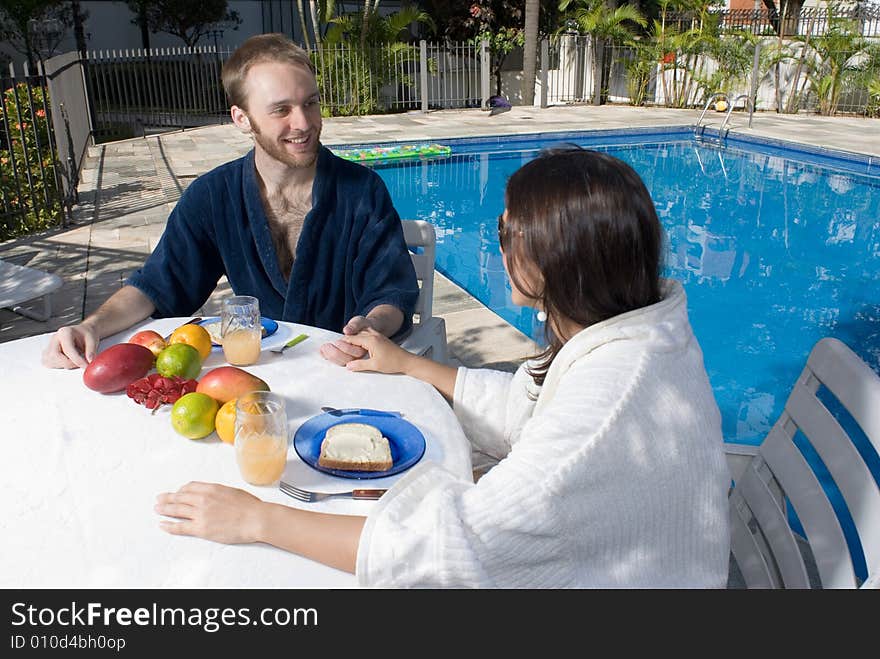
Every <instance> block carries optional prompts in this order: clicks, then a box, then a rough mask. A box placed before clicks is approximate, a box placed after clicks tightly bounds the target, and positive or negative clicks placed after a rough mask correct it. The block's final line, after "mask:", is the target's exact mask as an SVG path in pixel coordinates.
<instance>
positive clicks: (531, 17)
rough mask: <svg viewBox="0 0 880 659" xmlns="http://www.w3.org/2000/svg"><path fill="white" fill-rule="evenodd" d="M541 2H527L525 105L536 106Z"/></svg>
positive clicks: (524, 62) (524, 66)
mask: <svg viewBox="0 0 880 659" xmlns="http://www.w3.org/2000/svg"><path fill="white" fill-rule="evenodd" d="M540 12H541V2H540V0H526V16H525V19H526V20H525V43H524V44H523V79H522V102H523V105H534V104H535V69H536V62H537V60H538V14H539V13H540Z"/></svg>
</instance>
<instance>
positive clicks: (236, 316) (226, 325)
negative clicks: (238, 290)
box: [220, 295, 263, 366]
mask: <svg viewBox="0 0 880 659" xmlns="http://www.w3.org/2000/svg"><path fill="white" fill-rule="evenodd" d="M262 339H263V327H262V325H261V324H260V301H259V300H258V299H257V298H255V297H252V296H250V295H233V296H232V297H229V298H226V299H225V300H223V308H222V309H221V311H220V341H221V342H222V345H223V356H224V357H226V361H227V362H229V363H230V364H232V365H233V366H249V365H250V364H256V363H257V360H258V359H259V358H260V342H261V341H262Z"/></svg>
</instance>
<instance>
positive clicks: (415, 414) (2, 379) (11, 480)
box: [0, 318, 471, 588]
mask: <svg viewBox="0 0 880 659" xmlns="http://www.w3.org/2000/svg"><path fill="white" fill-rule="evenodd" d="M186 320H187V319H186V318H170V319H162V320H150V321H147V322H144V323H142V324H140V325H139V326H136V327H133V328H131V329H129V330H127V331H125V332H121V333H120V334H118V335H116V336H113V337H109V338H108V339H105V340H104V341H102V342H101V345H100V350H103V349H105V348H107V347H108V346H110V345H112V344H114V343H118V342H120V341H124V340H127V339H128V338H129V337H130V336H131V335H132V334H134V333H135V332H136V331H139V330H141V329H154V330H156V331H157V332H159V333H160V334H162V335H163V336H164V335H167V334H169V333H170V332H171V330H173V329H174V328H175V327H177V326H179V325H181V324H182V323H183V322H185V321H186ZM300 333H306V334H308V335H309V338H308V339H307V340H306V341H304V342H302V343H300V344H299V345H296V346H294V347H292V348H289V349H288V350H287V351H285V352H284V354H283V355H278V354H275V353H273V352H270V349H271V348H273V347H277V346H280V345H281V344H283V343H285V342H286V341H288V340H289V339H291V338H293V337H294V336H296V335H297V334H300ZM50 336H51V335H50V334H43V335H40V336H35V337H31V338H27V339H20V340H17V341H10V342H7V343H3V344H0V400H2V401H3V403H2V410H3V417H4V422H5V423H4V426H5V429H6V432H5V433H4V438H3V442H4V444H5V446H6V450H5V451H4V453H3V458H2V460H0V482H2V483H3V486H4V492H3V497H2V503H0V554H2V556H3V560H2V561H0V586H3V587H7V588H8V587H71V588H76V587H110V588H112V587H144V588H153V587H187V588H189V587H205V586H207V587H255V588H265V587H337V588H338V587H355V586H356V579H355V577H354V575H351V574H348V573H344V572H341V571H338V570H335V569H333V568H330V567H326V566H324V565H321V564H319V563H316V562H314V561H311V560H309V559H306V558H302V557H300V556H295V555H293V554H290V553H287V552H284V551H282V550H279V549H276V548H274V547H271V546H268V545H262V544H252V545H237V546H227V545H220V544H216V543H213V542H209V541H206V540H201V539H198V538H190V537H180V536H171V535H169V534H166V533H165V532H163V531H161V530H160V529H159V521H160V520H161V519H162V518H161V517H160V516H159V515H158V514H156V513H155V511H154V510H153V507H154V505H155V501H156V496H157V495H158V494H159V493H161V492H169V491H174V490H177V489H178V488H179V487H181V486H182V485H184V484H185V483H187V482H189V481H206V482H218V483H222V484H225V485H230V486H233V487H238V488H241V489H244V490H247V491H250V492H251V493H253V494H255V495H257V496H259V497H260V498H262V499H264V500H267V501H274V502H276V503H284V504H286V505H290V506H296V507H301V508H306V509H310V510H316V511H322V512H330V513H344V514H361V515H366V514H368V512H369V510H370V508H371V506H373V505H374V503H373V502H369V501H354V500H349V499H333V500H327V501H323V502H319V503H313V504H306V503H301V502H299V501H296V500H294V499H292V498H290V497H287V496H286V495H284V494H283V493H281V491H280V490H279V489H278V488H277V485H276V486H266V487H257V486H251V485H249V484H247V483H246V482H245V481H244V480H243V479H242V478H241V476H240V475H239V472H238V467H237V465H236V462H235V455H234V448H233V446H231V445H229V444H225V443H223V442H221V441H220V440H219V439H218V438H217V436H216V434H212V435H210V436H208V437H207V438H205V439H201V440H190V439H186V438H184V437H182V436H180V435H178V434H177V433H176V432H175V431H174V430H173V429H172V427H171V423H170V406H165V407H163V408H161V409H160V410H159V411H158V412H157V413H156V414H151V411H150V410H148V409H146V408H145V407H143V406H141V405H137V404H135V402H134V401H132V400H131V399H129V398H128V397H127V396H126V395H125V393H124V392H122V393H117V394H108V395H102V394H99V393H96V392H94V391H91V390H90V389H88V388H86V387H85V385H84V384H83V382H82V370H80V369H76V370H58V369H47V368H44V367H43V366H41V364H40V353H41V352H42V350H43V348H44V346H45V345H46V344H47V342H48V341H49V338H50ZM338 336H339V335H338V334H336V333H333V332H328V331H326V330H322V329H318V328H314V327H308V326H303V325H297V324H293V323H279V329H278V331H277V332H276V333H275V334H273V335H272V336H269V337H266V338H265V339H264V340H263V350H262V353H261V355H260V360H259V362H258V363H257V364H255V365H253V366H247V367H244V368H245V370H247V371H249V372H251V373H253V374H254V375H256V376H257V377H260V378H262V379H263V380H265V381H266V382H267V383H268V384H269V386H270V388H271V390H272V391H274V392H277V393H279V394H281V395H282V396H284V398H285V400H286V408H287V415H288V419H289V430H290V433H291V436H293V433H295V431H296V429H297V428H299V426H300V425H302V424H303V423H304V422H305V421H306V420H308V419H309V418H311V417H313V416H315V415H317V414H321V407H322V406H331V407H335V408H372V409H380V410H390V411H398V412H401V413H402V414H403V417H404V419H406V420H407V421H409V422H410V423H412V424H413V425H415V426H416V427H417V428H418V429H419V430H420V431H421V433H422V434H423V435H424V437H425V441H426V450H425V454H424V456H423V457H422V458H421V460H431V461H434V462H436V463H439V464H441V465H443V466H444V467H445V468H446V469H448V470H450V471H451V472H452V473H454V474H457V475H459V476H460V477H462V478H466V479H470V478H471V460H470V449H469V445H468V442H467V439H466V438H465V436H464V433H463V431H462V429H461V426H460V425H459V424H458V421H457V420H456V418H455V415H454V414H453V412H452V409H451V407H450V406H449V404H448V403H447V402H446V401H445V400H444V399H443V398H442V396H440V394H438V393H437V391H436V390H435V389H434V388H433V387H431V386H429V385H427V384H425V383H423V382H420V381H418V380H415V379H414V378H410V377H408V376H403V375H382V374H377V373H353V372H349V371H347V370H346V369H345V368H342V367H340V366H337V365H335V364H332V363H330V362H328V361H326V360H325V359H323V358H322V357H321V355H320V354H319V351H318V349H319V347H320V346H321V344H323V343H325V342H327V341H333V340H335V339H336V338H338ZM222 365H225V361H224V358H223V353H222V351H221V350H220V349H219V348H214V350H213V352H212V354H211V355H210V356H209V357H208V359H206V360H205V362H204V364H203V369H202V375H203V374H204V373H206V372H207V371H208V370H210V369H211V368H214V367H217V366H222ZM404 473H405V472H403V473H400V474H396V475H394V476H389V477H385V478H379V479H369V480H355V479H350V478H340V477H336V476H330V475H328V474H325V473H322V472H319V471H317V470H315V469H314V468H312V467H311V466H309V465H308V464H306V463H305V462H303V461H302V460H301V459H300V458H299V456H298V455H297V453H296V452H295V450H294V449H293V447H292V446H291V448H290V450H289V452H288V458H287V467H286V469H285V473H284V476H283V477H282V478H283V479H284V480H285V481H288V482H291V483H293V484H295V485H297V486H300V487H303V488H305V489H314V490H320V491H325V492H341V491H348V490H351V489H352V488H353V487H370V488H373V487H375V488H387V487H390V486H392V485H393V484H394V482H395V481H396V480H398V479H399V478H400V477H401V476H403V475H404Z"/></svg>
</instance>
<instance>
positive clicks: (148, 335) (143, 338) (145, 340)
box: [128, 330, 168, 358]
mask: <svg viewBox="0 0 880 659" xmlns="http://www.w3.org/2000/svg"><path fill="white" fill-rule="evenodd" d="M128 343H134V344H135V345H139V346H144V347H145V348H148V349H149V350H150V352H152V353H153V358H156V357H157V356H158V355H159V353H160V352H162V351H163V350H164V349H165V347H166V346H167V345H168V344H167V343H165V339H163V338H162V335H161V334H159V332H154V331H153V330H142V331H140V332H138V333H137V334H134V335H133V336H132V337H131V338H130V339H129V340H128Z"/></svg>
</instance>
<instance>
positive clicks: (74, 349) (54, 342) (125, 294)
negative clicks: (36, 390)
mask: <svg viewBox="0 0 880 659" xmlns="http://www.w3.org/2000/svg"><path fill="white" fill-rule="evenodd" d="M155 309H156V307H155V306H154V305H153V301H152V300H151V299H150V298H148V297H147V296H146V295H145V294H144V293H141V292H140V290H138V289H137V288H135V287H134V286H123V287H122V288H120V289H119V290H118V291H116V292H115V293H114V294H113V295H111V296H110V298H109V299H108V300H107V301H106V302H104V304H102V305H101V306H100V307H99V308H98V310H97V311H96V312H95V313H93V314H92V315H91V316H89V317H88V318H86V319H85V320H84V321H83V322H81V323H80V324H79V325H71V326H69V327H62V328H61V329H59V330H58V331H57V332H55V334H53V335H52V338H51V339H49V345H47V346H46V349H45V350H43V358H42V362H43V366H47V367H49V368H85V367H86V366H88V365H89V363H90V362H91V361H92V360H93V359H94V358H95V354H96V353H97V351H98V342H99V341H100V340H101V339H103V338H104V337H106V336H110V335H111V334H116V333H117V332H121V331H122V330H124V329H127V328H129V327H131V326H132V325H134V324H135V323H139V322H140V321H142V320H143V319H144V318H146V317H147V316H149V315H150V314H151V313H153V311H155Z"/></svg>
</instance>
